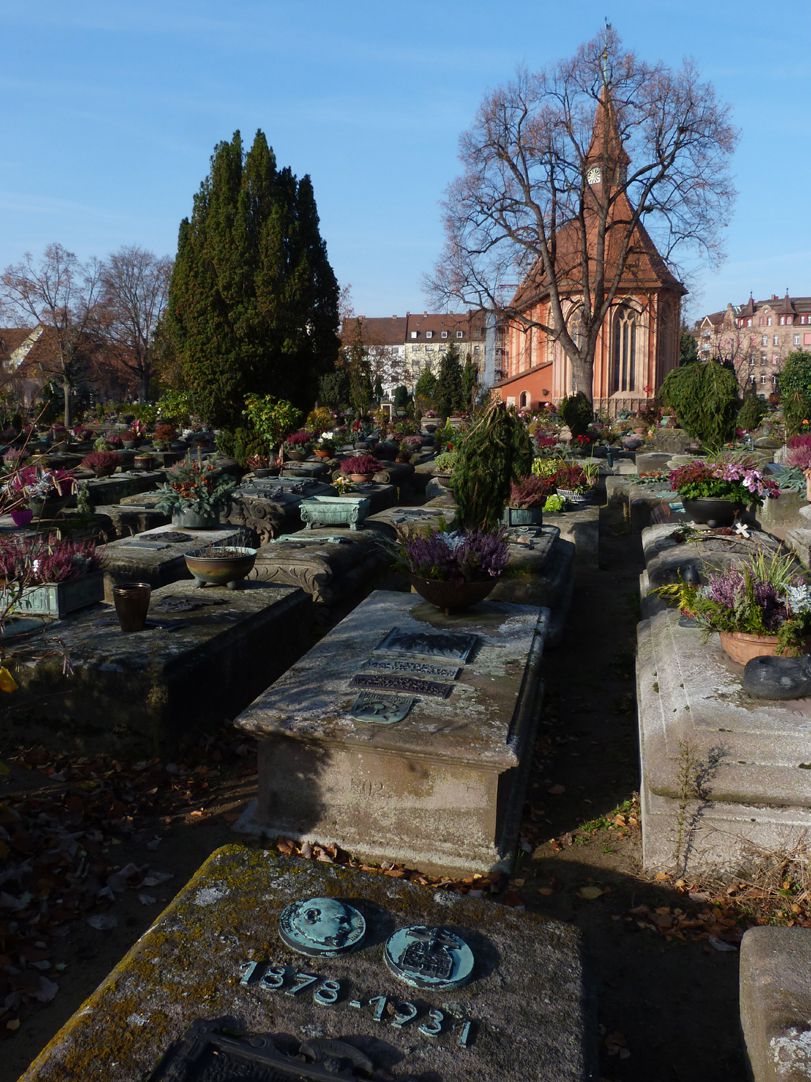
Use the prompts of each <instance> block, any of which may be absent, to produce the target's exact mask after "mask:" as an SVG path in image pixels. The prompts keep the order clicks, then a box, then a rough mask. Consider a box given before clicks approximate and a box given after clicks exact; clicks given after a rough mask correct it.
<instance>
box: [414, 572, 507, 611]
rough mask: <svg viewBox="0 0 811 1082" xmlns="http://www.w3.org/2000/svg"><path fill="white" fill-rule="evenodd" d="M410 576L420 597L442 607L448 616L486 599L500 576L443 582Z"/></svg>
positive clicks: (437, 606) (439, 607)
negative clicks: (468, 580)
mask: <svg viewBox="0 0 811 1082" xmlns="http://www.w3.org/2000/svg"><path fill="white" fill-rule="evenodd" d="M408 577H409V580H410V582H411V585H412V586H413V587H414V589H415V590H416V592H417V593H418V594H419V595H420V597H422V598H424V599H425V600H426V601H427V602H428V603H429V604H430V605H434V606H435V607H436V608H438V609H440V610H441V611H442V612H444V613H445V615H446V616H450V615H451V614H453V613H456V612H464V611H465V610H466V609H470V608H472V607H473V606H474V605H477V604H478V603H479V602H480V601H484V599H485V598H486V597H487V595H488V594H489V593H491V591H492V590H493V589H494V587H495V585H496V582H497V581H498V576H494V577H492V578H487V579H476V580H473V581H472V582H442V581H440V580H439V579H424V578H421V577H420V576H419V575H409V576H408Z"/></svg>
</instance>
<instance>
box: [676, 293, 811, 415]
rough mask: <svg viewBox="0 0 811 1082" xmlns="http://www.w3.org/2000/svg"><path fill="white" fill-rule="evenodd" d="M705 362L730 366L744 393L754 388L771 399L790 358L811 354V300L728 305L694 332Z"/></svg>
mask: <svg viewBox="0 0 811 1082" xmlns="http://www.w3.org/2000/svg"><path fill="white" fill-rule="evenodd" d="M694 334H695V337H696V341H697V343H698V355H699V357H700V358H701V360H703V361H707V360H710V359H711V358H712V359H715V360H720V361H726V362H727V363H729V364H731V365H732V366H733V368H734V369H735V374H736V375H737V377H738V383H739V385H740V388H741V390H742V391H744V390H746V388H747V387H752V386H753V387H755V388H756V390H757V391H758V393H759V394H770V393H771V392H772V391H773V390H775V389H776V387H777V377H778V375H779V374H780V371H781V369H782V367H783V362H784V361H785V359H786V357H787V356H788V355H789V353H792V352H794V350H797V349H804V350H808V351H811V297H790V296H789V293H788V290H786V293H785V296H783V297H778V296H777V294H776V293H773V294H772V295H771V297H770V298H769V299H768V300H763V301H756V300H755V299H754V297H753V296H752V295H751V294H750V295H749V300H748V301H746V303H745V304H739V305H735V304H728V305H727V306H726V308H725V309H724V310H723V311H722V312H710V313H709V314H708V315H706V316H702V318H701V319H699V320H698V321H697V322H696V324H695V327H694Z"/></svg>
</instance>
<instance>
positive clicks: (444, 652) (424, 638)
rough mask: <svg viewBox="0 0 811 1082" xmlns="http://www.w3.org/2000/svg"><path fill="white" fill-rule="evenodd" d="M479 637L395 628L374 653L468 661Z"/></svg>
mask: <svg viewBox="0 0 811 1082" xmlns="http://www.w3.org/2000/svg"><path fill="white" fill-rule="evenodd" d="M478 641H479V636H478V635H468V634H464V633H463V632H459V631H406V630H405V629H404V628H400V627H393V628H392V629H391V631H389V633H388V634H387V635H386V637H385V638H384V639H382V640H381V641H380V642H379V643H378V644H377V646H376V647H375V648H374V653H385V652H386V651H389V650H391V651H394V652H396V653H401V654H423V655H425V656H427V657H444V658H449V659H450V660H451V661H462V662H464V661H467V659H468V658H469V657H470V655H471V654H472V652H473V649H474V647H475V646H476V643H477V642H478Z"/></svg>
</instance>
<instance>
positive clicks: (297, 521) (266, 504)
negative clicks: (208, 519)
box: [228, 477, 335, 545]
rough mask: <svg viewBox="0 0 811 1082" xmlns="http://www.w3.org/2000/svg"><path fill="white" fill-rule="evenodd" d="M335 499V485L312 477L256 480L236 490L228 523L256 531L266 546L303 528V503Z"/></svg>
mask: <svg viewBox="0 0 811 1082" xmlns="http://www.w3.org/2000/svg"><path fill="white" fill-rule="evenodd" d="M334 495H335V489H334V488H333V487H332V485H329V484H327V483H326V482H325V481H320V480H315V479H313V478H312V477H256V478H252V479H251V480H249V481H244V482H243V483H242V484H241V485H239V486H238V487H237V489H236V490H235V492H234V500H233V503H232V505H231V510H230V512H229V514H228V521H229V522H230V523H231V524H232V525H234V526H244V527H246V528H249V529H251V530H253V531H254V532H255V533H256V535H257V536H258V538H259V542H260V544H263V545H264V544H267V543H268V542H269V541H273V540H275V539H276V538H277V537H281V536H282V535H284V534H289V533H296V531H298V530H300V529H301V528H302V527H303V525H304V523H303V522H302V521H301V515H300V513H299V508H300V507H301V503H302V500H306V499H309V498H310V497H312V496H334Z"/></svg>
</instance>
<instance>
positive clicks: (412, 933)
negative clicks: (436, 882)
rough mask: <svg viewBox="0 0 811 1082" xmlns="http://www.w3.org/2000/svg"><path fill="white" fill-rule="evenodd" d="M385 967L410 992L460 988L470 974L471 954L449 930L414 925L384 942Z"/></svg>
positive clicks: (461, 940) (462, 941)
mask: <svg viewBox="0 0 811 1082" xmlns="http://www.w3.org/2000/svg"><path fill="white" fill-rule="evenodd" d="M383 957H384V959H385V961H386V965H387V966H388V967H389V969H390V970H391V971H392V973H393V974H394V975H395V977H399V978H400V980H401V981H405V983H406V984H410V985H411V986H412V988H425V989H431V990H432V991H440V992H442V991H446V990H447V989H451V988H460V987H461V986H462V985H463V984H466V983H467V982H468V981H469V980H470V978H471V976H472V974H473V961H474V959H473V951H472V950H471V949H470V947H469V946H468V945H467V943H465V941H464V939H462V938H461V937H460V936H458V935H456V933H455V932H452V931H451V930H450V929H449V928H442V927H433V928H426V927H425V926H424V925H421V924H414V925H412V926H411V927H410V928H401V929H399V931H397V932H395V933H394V935H392V936H389V938H388V939H387V940H386V947H385V950H384V952H383Z"/></svg>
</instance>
